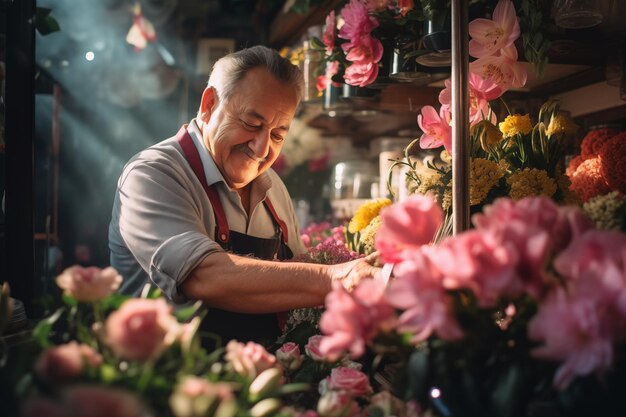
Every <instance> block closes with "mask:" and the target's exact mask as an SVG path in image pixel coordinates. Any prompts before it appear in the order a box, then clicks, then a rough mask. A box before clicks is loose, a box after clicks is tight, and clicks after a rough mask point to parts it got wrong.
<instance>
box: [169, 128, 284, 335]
mask: <svg viewBox="0 0 626 417" xmlns="http://www.w3.org/2000/svg"><path fill="white" fill-rule="evenodd" d="M176 138H177V139H178V143H179V144H180V146H181V147H182V148H183V152H184V153H185V157H186V158H187V161H188V162H189V165H190V166H191V168H192V169H193V171H194V173H195V174H196V177H197V178H198V180H199V181H200V183H201V184H202V188H204V191H205V192H206V194H207V197H208V198H209V200H210V201H211V206H212V207H213V212H214V213H215V220H216V226H215V241H216V242H218V243H219V244H220V246H222V248H223V249H224V250H225V251H228V252H231V253H235V254H237V255H244V256H246V255H252V256H254V257H256V258H259V259H266V260H275V259H277V260H285V259H291V258H292V257H293V253H292V252H291V250H290V249H289V247H288V246H287V243H286V242H287V238H288V233H287V225H286V223H285V222H284V221H282V220H281V219H280V218H279V217H278V214H277V213H276V210H274V207H273V206H272V203H271V201H270V200H269V197H266V198H265V200H264V201H263V203H264V204H265V207H267V209H268V210H269V212H270V213H271V215H272V219H273V222H274V226H275V227H276V232H277V233H276V234H277V237H274V238H271V239H265V238H260V237H255V236H250V235H246V234H244V233H239V232H234V231H232V230H230V229H229V227H228V221H227V220H226V215H225V213H224V208H223V207H222V203H221V202H220V198H219V195H218V193H217V188H216V185H215V184H212V185H210V186H209V185H208V184H207V181H206V175H205V172H204V167H203V166H202V161H201V159H200V154H199V153H198V150H197V149H196V146H195V145H194V143H193V139H192V138H191V136H190V135H189V132H187V128H186V126H183V127H182V128H181V129H180V130H179V131H178V133H177V135H176ZM200 329H201V330H202V331H204V332H207V333H210V334H215V335H218V336H220V338H221V343H222V346H225V345H226V343H228V341H229V340H231V339H237V340H239V341H240V342H248V341H253V342H256V343H261V344H263V345H265V346H269V345H270V344H271V343H273V342H274V341H275V340H276V338H277V337H278V336H280V328H279V323H278V316H277V314H276V313H270V314H244V313H235V312H232V311H225V310H220V309H217V308H209V309H208V312H207V315H206V317H205V318H204V320H203V321H202V326H201V328H200Z"/></svg>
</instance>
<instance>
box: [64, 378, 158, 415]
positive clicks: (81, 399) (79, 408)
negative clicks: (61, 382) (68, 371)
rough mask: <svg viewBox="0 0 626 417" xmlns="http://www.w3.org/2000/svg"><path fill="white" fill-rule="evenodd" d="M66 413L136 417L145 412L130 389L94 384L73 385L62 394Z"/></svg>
mask: <svg viewBox="0 0 626 417" xmlns="http://www.w3.org/2000/svg"><path fill="white" fill-rule="evenodd" d="M61 398H62V403H63V404H64V406H65V408H66V410H67V414H66V415H72V416H79V417H137V416H142V415H145V414H146V410H145V408H144V405H143V404H142V403H141V401H140V399H139V398H138V397H137V396H136V395H135V394H133V393H131V392H130V391H125V390H122V389H116V388H105V387H96V386H88V385H85V386H73V387H70V388H68V389H66V390H65V391H64V392H63V393H62V394H61Z"/></svg>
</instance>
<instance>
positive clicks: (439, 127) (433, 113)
mask: <svg viewBox="0 0 626 417" xmlns="http://www.w3.org/2000/svg"><path fill="white" fill-rule="evenodd" d="M417 124H418V125H419V127H420V129H422V132H424V133H423V134H422V136H421V137H420V140H419V144H420V147H421V148H422V149H431V148H438V147H440V146H443V147H444V148H445V149H446V151H448V153H450V154H452V116H451V114H450V109H449V108H447V107H445V106H441V108H440V109H439V113H437V110H435V108H434V107H433V106H424V107H422V110H421V113H420V114H419V115H418V116H417Z"/></svg>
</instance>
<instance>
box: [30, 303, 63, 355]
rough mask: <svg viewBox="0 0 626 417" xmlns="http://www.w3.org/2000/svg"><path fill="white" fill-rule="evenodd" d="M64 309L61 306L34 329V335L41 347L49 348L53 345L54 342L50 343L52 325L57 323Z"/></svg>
mask: <svg viewBox="0 0 626 417" xmlns="http://www.w3.org/2000/svg"><path fill="white" fill-rule="evenodd" d="M64 311H65V308H63V307H61V308H59V309H58V310H57V311H55V312H54V314H53V315H51V316H50V317H48V318H45V319H43V320H41V321H40V322H39V323H37V325H36V326H35V328H34V329H33V337H34V338H35V340H36V341H37V343H39V345H40V346H41V347H43V348H47V347H49V346H51V345H52V343H50V332H51V331H52V326H54V323H56V321H57V320H58V319H59V317H61V315H62V314H63V312H64Z"/></svg>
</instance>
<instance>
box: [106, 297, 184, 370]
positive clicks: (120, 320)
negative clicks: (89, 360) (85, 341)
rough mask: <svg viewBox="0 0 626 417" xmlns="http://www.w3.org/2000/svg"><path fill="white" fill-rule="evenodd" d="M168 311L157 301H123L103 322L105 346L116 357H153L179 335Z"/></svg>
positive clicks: (141, 299)
mask: <svg viewBox="0 0 626 417" xmlns="http://www.w3.org/2000/svg"><path fill="white" fill-rule="evenodd" d="M171 310H172V309H171V307H170V306H169V305H168V304H167V302H166V301H165V300H163V299H161V298H159V299H156V300H150V299H143V298H134V299H130V300H128V301H126V302H125V303H124V304H122V306H121V307H120V308H119V310H117V311H114V312H113V313H111V315H110V316H109V318H108V319H107V321H106V323H105V329H106V343H107V345H108V346H109V347H110V348H111V350H113V353H114V354H115V355H116V356H117V357H119V358H123V359H130V360H139V361H145V360H148V359H153V358H156V357H157V356H158V355H160V354H161V352H162V351H163V350H165V348H167V347H168V346H170V345H171V344H172V343H173V342H174V341H175V340H176V338H177V337H178V335H179V334H180V329H181V327H180V324H179V323H178V322H177V321H176V318H175V317H174V316H172V314H171Z"/></svg>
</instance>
